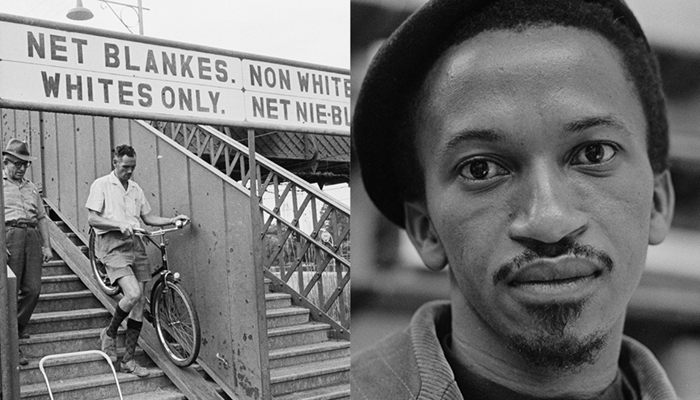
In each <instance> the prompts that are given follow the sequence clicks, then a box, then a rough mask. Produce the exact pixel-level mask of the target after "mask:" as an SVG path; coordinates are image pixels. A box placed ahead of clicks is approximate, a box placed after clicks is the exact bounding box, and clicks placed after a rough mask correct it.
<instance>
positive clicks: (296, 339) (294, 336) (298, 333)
mask: <svg viewBox="0 0 700 400" xmlns="http://www.w3.org/2000/svg"><path fill="white" fill-rule="evenodd" d="M329 329H330V325H328V324H323V323H318V322H309V323H306V324H301V325H295V326H283V327H280V328H271V329H268V330H267V338H268V342H269V349H270V350H275V349H281V348H283V347H294V346H302V345H305V344H312V343H318V342H324V341H326V340H327V339H328V333H327V332H328V330H329Z"/></svg>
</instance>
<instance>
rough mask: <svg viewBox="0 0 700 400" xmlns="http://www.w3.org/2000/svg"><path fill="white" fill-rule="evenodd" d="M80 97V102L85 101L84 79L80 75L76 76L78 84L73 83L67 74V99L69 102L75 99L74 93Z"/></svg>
mask: <svg viewBox="0 0 700 400" xmlns="http://www.w3.org/2000/svg"><path fill="white" fill-rule="evenodd" d="M74 91H75V92H76V94H77V95H78V100H82V99H83V79H82V77H81V76H80V75H78V76H76V83H75V84H73V83H72V78H71V75H70V74H66V97H67V98H68V100H72V99H73V92H74Z"/></svg>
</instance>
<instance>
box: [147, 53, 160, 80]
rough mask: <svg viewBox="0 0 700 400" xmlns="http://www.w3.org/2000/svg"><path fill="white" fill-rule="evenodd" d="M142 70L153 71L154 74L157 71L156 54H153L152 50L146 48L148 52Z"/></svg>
mask: <svg viewBox="0 0 700 400" xmlns="http://www.w3.org/2000/svg"><path fill="white" fill-rule="evenodd" d="M144 71H146V72H153V73H155V74H157V73H158V65H157V64H156V56H155V55H153V50H148V54H147V55H146V68H144Z"/></svg>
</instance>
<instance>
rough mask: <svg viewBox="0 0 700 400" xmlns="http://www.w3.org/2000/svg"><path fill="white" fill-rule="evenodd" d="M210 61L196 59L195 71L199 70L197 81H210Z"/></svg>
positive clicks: (201, 58) (200, 58)
mask: <svg viewBox="0 0 700 400" xmlns="http://www.w3.org/2000/svg"><path fill="white" fill-rule="evenodd" d="M209 63H211V60H210V59H208V58H206V57H197V69H198V70H199V79H204V80H206V81H210V80H211V75H209V72H211V66H210V65H209Z"/></svg>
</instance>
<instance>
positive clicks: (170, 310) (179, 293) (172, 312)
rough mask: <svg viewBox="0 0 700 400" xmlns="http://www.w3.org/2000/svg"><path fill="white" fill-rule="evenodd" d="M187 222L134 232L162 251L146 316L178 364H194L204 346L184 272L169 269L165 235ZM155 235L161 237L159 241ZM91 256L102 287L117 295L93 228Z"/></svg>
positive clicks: (181, 365)
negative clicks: (98, 253) (183, 280)
mask: <svg viewBox="0 0 700 400" xmlns="http://www.w3.org/2000/svg"><path fill="white" fill-rule="evenodd" d="M187 223H189V221H186V222H185V223H184V224H176V226H175V227H174V228H165V229H159V230H157V231H153V232H148V231H146V230H145V229H141V228H136V229H134V234H135V235H138V236H140V237H142V238H145V239H148V240H149V241H150V242H151V243H153V244H154V245H155V246H156V247H158V249H159V250H160V254H161V261H162V265H161V266H160V267H158V268H157V269H156V270H155V272H153V274H151V276H152V277H153V278H154V280H152V281H153V285H152V288H151V291H150V295H147V296H146V299H147V304H146V306H145V307H144V312H143V314H144V319H146V320H147V321H148V322H150V323H151V324H152V325H153V327H154V328H155V329H156V332H157V334H158V340H159V341H160V344H161V346H162V347H163V350H165V353H166V354H167V355H168V357H169V358H170V360H171V361H172V362H173V363H174V364H175V365H177V366H180V367H187V366H189V365H191V364H192V363H193V362H194V361H195V360H196V359H197V356H198V355H199V349H200V346H201V330H200V326H199V318H198V316H197V311H196V310H195V308H194V303H193V302H192V300H191V299H190V296H189V295H188V294H187V292H186V291H185V289H184V288H183V287H182V286H181V284H180V273H179V272H173V271H171V270H170V269H169V268H168V257H167V252H166V244H165V234H166V233H168V232H172V231H176V230H178V229H182V227H184V226H185V225H187ZM152 236H160V241H159V242H158V241H156V240H154V239H153V238H152ZM88 255H89V258H90V264H91V267H92V272H93V275H94V276H95V278H96V280H97V283H98V286H99V287H100V288H101V289H102V291H104V292H105V293H106V294H108V295H110V296H113V295H116V294H117V293H119V292H120V291H121V289H120V288H119V286H118V285H116V284H113V283H112V282H110V280H109V278H108V277H107V271H106V269H105V266H104V264H102V262H100V261H99V260H98V259H97V257H95V232H94V230H93V229H92V228H91V229H90V240H89V245H88Z"/></svg>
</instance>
